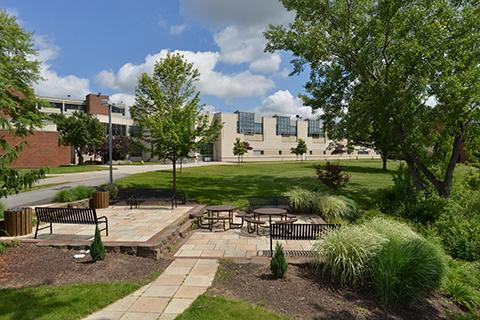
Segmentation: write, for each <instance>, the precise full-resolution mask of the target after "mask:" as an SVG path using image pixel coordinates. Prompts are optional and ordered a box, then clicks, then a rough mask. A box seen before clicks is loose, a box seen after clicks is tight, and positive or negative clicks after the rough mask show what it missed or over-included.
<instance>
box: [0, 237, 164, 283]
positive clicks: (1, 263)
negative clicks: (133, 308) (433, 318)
mask: <svg viewBox="0 0 480 320" xmlns="http://www.w3.org/2000/svg"><path fill="white" fill-rule="evenodd" d="M76 253H79V251H76V250H69V249H58V248H52V247H40V246H36V245H34V244H20V245H19V246H18V247H15V248H9V249H7V251H6V252H5V253H4V254H2V255H0V288H23V287H31V286H38V285H56V284H66V283H76V284H78V283H94V282H112V281H135V280H141V279H144V278H145V277H147V276H149V275H150V274H151V273H152V272H156V271H157V272H158V271H162V270H163V269H165V268H166V266H167V265H168V263H169V262H168V261H167V260H153V259H149V258H142V257H137V256H131V255H126V254H122V253H114V252H107V255H106V257H105V260H103V261H97V262H96V263H92V262H91V260H90V256H89V255H88V254H87V255H86V257H85V258H83V259H81V260H75V259H74V258H73V255H74V254H76Z"/></svg>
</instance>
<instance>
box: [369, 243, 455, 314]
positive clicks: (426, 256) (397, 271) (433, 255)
mask: <svg viewBox="0 0 480 320" xmlns="http://www.w3.org/2000/svg"><path fill="white" fill-rule="evenodd" d="M445 272H446V264H445V259H444V256H443V253H442V252H441V250H440V249H439V248H438V247H437V246H436V245H434V244H433V243H431V242H429V241H427V240H425V239H423V238H420V237H418V238H416V239H406V238H405V239H394V240H390V241H388V242H387V243H386V244H385V245H384V247H383V248H382V250H381V251H379V252H378V253H377V254H376V255H375V257H374V258H373V259H372V261H371V278H372V284H373V287H374V289H375V291H376V293H377V295H378V297H379V298H380V300H381V301H382V302H383V303H384V304H386V305H393V304H408V303H411V302H413V301H415V300H416V299H417V298H419V297H421V296H425V295H427V294H428V293H431V292H433V291H434V290H436V289H438V288H440V285H441V283H442V279H443V277H444V275H445Z"/></svg>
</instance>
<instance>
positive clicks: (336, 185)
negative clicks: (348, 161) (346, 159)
mask: <svg viewBox="0 0 480 320" xmlns="http://www.w3.org/2000/svg"><path fill="white" fill-rule="evenodd" d="M315 169H316V171H317V176H318V179H320V181H321V182H322V183H323V184H324V185H326V186H327V187H329V188H331V189H333V190H338V189H340V188H342V187H344V186H345V185H346V184H347V183H348V181H350V175H349V174H348V173H345V172H343V167H342V166H340V165H339V164H338V163H336V164H332V163H330V162H327V164H326V165H325V166H321V165H317V166H315Z"/></svg>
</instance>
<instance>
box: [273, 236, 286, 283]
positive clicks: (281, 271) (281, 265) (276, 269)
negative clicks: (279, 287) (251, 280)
mask: <svg viewBox="0 0 480 320" xmlns="http://www.w3.org/2000/svg"><path fill="white" fill-rule="evenodd" d="M287 269H288V263H287V260H286V259H285V252H283V247H282V245H281V244H280V243H278V242H277V245H276V246H275V251H274V253H273V256H272V260H271V261H270V270H271V271H272V274H273V275H274V276H275V277H276V278H279V279H280V278H283V277H284V276H285V274H286V273H287Z"/></svg>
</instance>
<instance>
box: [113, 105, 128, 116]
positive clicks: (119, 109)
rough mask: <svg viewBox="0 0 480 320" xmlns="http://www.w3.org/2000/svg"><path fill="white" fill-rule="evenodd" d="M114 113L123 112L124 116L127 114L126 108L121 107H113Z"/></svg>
mask: <svg viewBox="0 0 480 320" xmlns="http://www.w3.org/2000/svg"><path fill="white" fill-rule="evenodd" d="M112 113H121V114H122V116H124V115H125V108H119V107H115V106H113V107H112Z"/></svg>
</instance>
